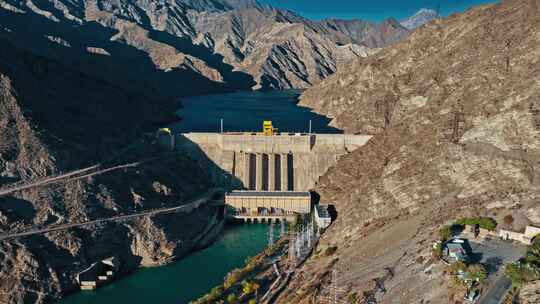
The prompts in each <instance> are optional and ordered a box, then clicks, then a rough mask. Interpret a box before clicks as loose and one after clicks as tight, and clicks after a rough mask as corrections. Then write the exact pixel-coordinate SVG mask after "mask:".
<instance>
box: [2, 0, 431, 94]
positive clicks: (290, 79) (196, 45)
mask: <svg viewBox="0 0 540 304" xmlns="http://www.w3.org/2000/svg"><path fill="white" fill-rule="evenodd" d="M0 16H1V20H2V21H1V23H0V24H1V25H2V26H1V27H0V36H3V37H5V38H7V39H9V40H10V41H11V42H12V43H14V44H15V45H17V46H18V47H22V48H26V49H29V50H31V51H33V52H36V53H38V54H39V55H42V56H46V57H49V58H53V59H55V60H58V61H62V62H64V63H66V64H72V65H77V66H79V67H80V68H83V69H84V70H85V72H87V73H92V74H93V75H95V76H98V77H101V78H107V79H108V80H109V81H111V82H113V81H114V82H122V85H127V84H131V85H132V86H133V87H147V88H150V89H154V90H157V91H160V93H161V94H167V95H169V96H183V95H193V94H201V93H212V92H219V91H225V90H237V89H250V88H262V89H288V88H306V87H309V86H311V85H313V84H315V83H318V82H319V81H321V80H322V79H324V78H326V77H328V76H329V75H331V74H333V73H335V72H336V70H337V69H338V68H339V66H340V65H341V64H342V63H343V62H347V61H348V60H350V59H355V58H359V57H365V56H367V55H369V54H372V53H373V52H375V50H376V49H378V48H381V47H384V46H387V45H389V44H392V43H395V42H397V41H399V40H401V39H403V38H404V37H406V36H407V35H408V34H409V32H410V31H409V29H407V28H405V27H403V26H402V25H401V24H400V23H399V22H397V21H395V20H394V19H389V20H386V21H384V22H382V23H373V22H366V21H362V20H350V21H345V20H332V19H330V20H324V21H321V22H315V21H311V20H308V19H306V18H303V17H301V16H299V15H297V14H295V13H293V12H290V11H287V10H281V9H276V8H273V7H270V6H266V5H261V4H259V3H258V2H256V1H250V0H238V1H226V0H215V1H188V0H174V1H172V0H170V1H165V0H162V1H131V0H129V1H128V0H76V1H64V0H50V1H18V0H2V1H0ZM423 21H424V22H425V21H427V19H423ZM118 70H122V71H129V73H128V74H127V75H126V74H123V75H119V74H118V73H117V71H118ZM140 75H145V77H140Z"/></svg>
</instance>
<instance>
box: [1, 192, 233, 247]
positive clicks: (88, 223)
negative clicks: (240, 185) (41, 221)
mask: <svg viewBox="0 0 540 304" xmlns="http://www.w3.org/2000/svg"><path fill="white" fill-rule="evenodd" d="M219 191H223V190H222V189H220V188H215V189H212V190H210V191H208V192H206V193H204V194H203V195H202V196H200V197H199V198H196V199H194V200H192V201H190V202H188V203H186V204H183V205H181V206H177V207H169V208H160V209H153V210H147V211H143V212H140V213H134V214H128V215H118V216H113V217H109V218H103V219H97V220H91V221H86V222H80V223H69V224H61V225H53V226H48V227H40V228H31V229H29V230H26V231H22V232H15V233H9V232H8V233H5V234H0V241H6V240H10V239H15V238H20V237H25V236H30V235H36V234H45V233H48V232H54V231H61V230H67V229H72V228H77V227H83V226H91V225H99V224H104V223H109V222H124V221H129V220H133V219H136V218H140V217H145V216H155V215H158V214H166V213H175V212H189V211H191V210H193V209H196V208H198V207H200V206H201V205H202V204H203V203H206V202H208V201H210V198H211V197H212V196H213V195H215V194H216V193H217V192H219Z"/></svg>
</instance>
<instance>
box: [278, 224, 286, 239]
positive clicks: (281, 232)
mask: <svg viewBox="0 0 540 304" xmlns="http://www.w3.org/2000/svg"><path fill="white" fill-rule="evenodd" d="M279 224H280V225H281V231H280V234H279V235H280V236H284V235H285V221H283V220H281V221H279Z"/></svg>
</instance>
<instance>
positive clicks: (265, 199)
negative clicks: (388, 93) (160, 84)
mask: <svg viewBox="0 0 540 304" xmlns="http://www.w3.org/2000/svg"><path fill="white" fill-rule="evenodd" d="M371 137H372V136H370V135H350V134H315V133H288V132H278V130H277V129H275V128H274V127H273V125H272V122H270V121H265V122H264V123H263V130H262V132H220V133H180V134H172V133H167V132H162V133H161V136H160V142H162V143H163V144H165V145H171V147H172V148H174V149H175V150H177V151H179V152H180V153H185V154H186V155H188V156H190V157H191V158H192V159H193V160H194V161H197V162H198V163H199V164H200V165H201V166H202V167H204V168H205V169H206V170H207V171H208V172H209V173H210V176H211V178H212V181H213V183H214V184H215V185H219V186H222V187H224V188H227V189H235V190H236V191H235V190H233V191H231V192H229V193H227V194H226V196H225V204H226V205H227V207H228V209H230V210H231V211H232V216H234V217H236V218H240V219H243V220H249V219H253V220H257V219H258V220H272V219H290V218H291V217H292V214H302V213H309V212H310V211H311V208H310V207H311V205H306V197H307V198H308V203H310V200H309V192H308V191H309V190H311V189H313V188H314V187H315V185H316V184H317V182H318V180H319V178H320V177H321V176H322V175H323V174H324V173H325V172H326V171H327V170H328V169H329V168H330V167H332V166H333V165H335V164H336V163H337V160H338V159H339V158H340V157H341V156H343V155H345V154H347V153H350V152H352V151H354V150H356V149H358V148H359V147H361V146H363V145H365V144H366V143H367V142H368V141H369V140H370V139H371ZM241 190H244V191H241ZM298 204H300V205H298ZM306 206H307V207H306Z"/></svg>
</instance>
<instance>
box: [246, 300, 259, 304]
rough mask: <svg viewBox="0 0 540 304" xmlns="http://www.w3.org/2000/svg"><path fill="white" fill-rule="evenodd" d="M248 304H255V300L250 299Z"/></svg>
mask: <svg viewBox="0 0 540 304" xmlns="http://www.w3.org/2000/svg"><path fill="white" fill-rule="evenodd" d="M248 304H257V300H255V299H251V300H249V301H248Z"/></svg>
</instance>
